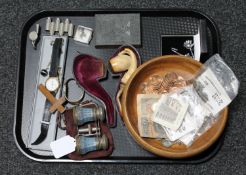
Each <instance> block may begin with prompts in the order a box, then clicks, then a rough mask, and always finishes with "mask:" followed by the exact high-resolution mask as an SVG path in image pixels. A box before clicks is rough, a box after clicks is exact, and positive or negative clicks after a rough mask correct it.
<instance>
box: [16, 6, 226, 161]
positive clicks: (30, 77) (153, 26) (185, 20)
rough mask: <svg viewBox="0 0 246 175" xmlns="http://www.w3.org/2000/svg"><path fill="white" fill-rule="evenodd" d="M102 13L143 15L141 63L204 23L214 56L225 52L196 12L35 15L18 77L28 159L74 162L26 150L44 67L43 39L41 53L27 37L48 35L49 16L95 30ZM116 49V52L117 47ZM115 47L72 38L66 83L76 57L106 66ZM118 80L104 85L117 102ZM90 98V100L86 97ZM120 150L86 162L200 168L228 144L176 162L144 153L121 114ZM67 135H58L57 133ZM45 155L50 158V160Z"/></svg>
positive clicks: (20, 128)
mask: <svg viewBox="0 0 246 175" xmlns="http://www.w3.org/2000/svg"><path fill="white" fill-rule="evenodd" d="M100 13H112V14H114V13H140V16H141V37H142V38H141V40H142V46H141V47H138V48H137V50H138V51H139V54H140V56H141V59H142V62H145V61H146V60H149V59H150V58H153V57H156V56H159V55H161V35H167V34H170V35H171V34H175V35H178V34H180V35H181V34H186V35H194V34H196V33H197V29H198V23H199V19H204V20H206V21H207V25H208V28H207V30H208V46H209V55H212V54H214V53H218V52H219V51H220V45H219V44H220V43H219V38H218V37H219V36H218V31H217V28H216V26H214V24H213V22H212V21H211V20H210V19H209V18H207V17H206V16H204V15H202V14H200V13H199V12H195V11H187V10H160V11H159V10H158V11H155V10H140V11H139V10H131V11H127V10H125V11H124V10H122V11H110V10H109V11H103V10H100V11H44V12H41V13H39V14H36V15H34V16H33V17H32V18H30V19H29V20H28V21H27V23H26V24H25V26H24V28H23V30H22V36H21V47H20V49H21V50H20V58H19V59H20V60H19V78H18V93H17V106H16V121H15V126H14V131H15V132H14V135H15V138H16V143H17V146H18V147H19V149H20V150H21V151H22V152H23V153H24V154H25V155H26V156H28V157H29V158H32V159H34V160H38V161H47V162H49V161H57V162H59V161H62V162H64V161H65V162H71V161H72V160H70V159H68V158H67V157H64V158H62V159H54V157H53V156H48V155H49V154H47V155H46V154H44V153H40V152H38V151H35V152H32V151H30V150H29V149H27V148H26V146H25V143H26V140H27V137H28V127H29V122H30V113H31V108H30V106H31V104H32V102H33V98H34V90H35V87H36V84H35V82H36V81H35V80H36V77H37V76H36V74H37V69H38V63H39V54H40V46H41V40H40V41H39V43H38V47H37V50H34V49H33V48H32V45H31V42H30V41H29V39H28V38H27V36H28V33H29V32H30V31H32V30H34V29H35V24H36V23H39V24H40V26H41V36H40V38H42V36H43V35H48V33H47V32H45V31H44V28H45V20H46V17H48V16H50V17H51V18H53V19H55V18H56V17H59V18H60V19H62V20H64V19H65V18H69V19H70V20H71V22H72V23H73V24H74V25H75V27H76V26H77V25H83V26H86V27H90V28H92V29H95V18H94V15H95V14H100ZM116 48H117V47H116ZM116 48H107V49H106V48H95V37H93V39H92V41H91V43H90V45H88V46H87V45H84V44H80V43H76V42H75V41H74V40H73V39H72V38H69V42H68V50H67V61H66V70H65V76H64V79H65V80H66V79H68V78H71V77H73V75H72V65H73V60H74V58H75V57H76V56H77V55H78V52H80V53H85V54H89V55H93V56H95V57H97V58H102V59H103V60H104V62H105V64H107V62H108V59H109V58H110V57H111V56H112V55H113V53H114V52H115V51H116ZM118 80H119V79H118V78H117V77H113V76H112V75H111V74H110V73H109V72H108V75H107V78H106V79H104V80H102V81H100V83H101V84H102V86H103V87H104V88H105V90H106V91H107V92H108V93H109V95H110V96H111V98H112V99H114V96H115V93H116V90H117V84H118ZM86 99H91V97H90V96H88V95H86ZM111 131H112V134H113V138H114V143H115V149H114V151H113V154H112V155H111V156H110V157H107V158H103V159H97V160H92V161H84V162H139V163H143V162H148V163H158V162H159V163H199V162H202V161H205V160H208V159H209V158H211V157H212V156H213V155H215V153H216V152H217V151H218V150H219V149H220V146H221V144H222V141H223V137H221V138H220V139H219V140H218V141H217V142H216V143H215V144H214V145H213V146H212V147H211V148H210V149H208V150H207V151H205V152H204V153H202V154H200V155H199V156H196V157H193V158H190V159H180V160H172V159H165V158H161V157H157V156H155V155H153V154H151V153H149V152H147V151H145V150H144V149H142V148H141V147H140V146H139V145H138V144H137V143H136V142H135V141H134V140H133V138H132V137H131V135H130V134H129V133H128V131H127V129H126V127H125V126H124V124H123V122H122V121H121V119H120V117H119V116H118V114H117V127H116V128H112V129H111ZM59 133H60V134H62V132H59V131H58V134H59ZM45 155H46V156H45Z"/></svg>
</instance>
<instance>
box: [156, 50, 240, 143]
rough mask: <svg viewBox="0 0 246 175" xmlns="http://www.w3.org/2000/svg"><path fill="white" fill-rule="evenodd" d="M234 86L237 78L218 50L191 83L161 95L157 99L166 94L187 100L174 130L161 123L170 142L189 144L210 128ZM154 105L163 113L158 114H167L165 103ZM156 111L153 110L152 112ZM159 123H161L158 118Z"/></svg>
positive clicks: (227, 102)
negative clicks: (182, 114) (184, 110)
mask: <svg viewBox="0 0 246 175" xmlns="http://www.w3.org/2000/svg"><path fill="white" fill-rule="evenodd" d="M238 88H239V81H238V79H237V77H236V76H235V74H234V73H233V71H232V70H231V69H230V67H229V66H228V65H227V64H226V63H225V62H224V61H223V59H222V58H221V57H220V56H219V55H218V54H216V55H214V56H212V57H211V58H210V59H209V60H208V61H207V62H206V63H205V64H204V66H203V68H202V69H201V71H200V72H199V73H198V75H197V76H196V77H195V78H194V81H193V84H192V85H190V86H187V87H184V88H181V89H180V90H178V91H176V92H173V93H169V94H166V95H163V96H165V98H164V97H161V99H160V100H159V101H158V102H157V103H161V102H162V103H164V101H165V100H166V101H167V99H168V98H172V99H174V100H173V101H175V100H176V101H177V102H180V101H181V102H183V103H187V104H188V109H187V112H186V114H185V115H184V118H183V121H182V123H181V124H180V126H179V128H178V129H177V130H174V129H173V128H170V127H168V126H167V125H162V127H163V129H164V130H165V132H166V136H167V139H169V140H170V141H171V142H175V141H176V142H177V141H178V142H180V141H181V142H182V143H184V144H185V145H186V146H191V145H192V143H193V142H194V141H195V140H196V139H197V138H198V137H199V136H201V135H202V134H203V133H205V132H206V131H207V130H208V129H210V128H211V127H212V126H213V124H214V123H215V122H216V121H217V120H218V119H219V116H220V115H219V112H220V111H221V110H223V109H224V108H225V107H226V106H227V105H229V104H230V103H231V101H232V100H233V99H234V98H235V97H236V95H237V94H238ZM175 105H176V104H175ZM155 106H157V107H156V109H155V110H157V111H158V112H162V113H163V116H161V115H160V114H159V115H160V116H161V117H162V118H168V117H169V118H170V116H167V114H166V113H168V112H169V111H167V108H166V107H165V104H164V106H163V105H162V106H161V105H159V108H158V105H155ZM160 106H161V107H160ZM164 107H165V109H164ZM168 110H169V109H168ZM158 112H155V114H156V113H158ZM171 112H172V111H171ZM169 113H170V112H169ZM170 114H172V115H171V117H172V116H175V115H174V114H175V113H174V112H172V113H170ZM154 120H155V116H154ZM157 121H158V120H157ZM164 123H165V121H164ZM159 124H161V123H160V122H159Z"/></svg>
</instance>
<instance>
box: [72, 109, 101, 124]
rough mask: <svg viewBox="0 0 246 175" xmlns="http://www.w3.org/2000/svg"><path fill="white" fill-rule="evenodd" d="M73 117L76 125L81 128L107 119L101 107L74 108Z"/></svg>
mask: <svg viewBox="0 0 246 175" xmlns="http://www.w3.org/2000/svg"><path fill="white" fill-rule="evenodd" d="M73 117H74V122H75V124H76V125H78V126H80V125H83V124H85V123H87V122H93V121H103V120H104V119H105V111H104V108H103V107H101V106H94V105H93V106H90V107H81V106H76V107H74V108H73Z"/></svg>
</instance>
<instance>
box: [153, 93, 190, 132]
mask: <svg viewBox="0 0 246 175" xmlns="http://www.w3.org/2000/svg"><path fill="white" fill-rule="evenodd" d="M154 106H155V111H154V115H153V121H154V122H156V123H158V124H160V125H162V126H165V127H167V128H170V129H172V130H174V131H176V130H177V129H178V128H179V127H180V125H181V124H182V121H183V119H184V116H185V114H186V112H187V109H188V106H189V104H188V103H186V102H185V101H182V100H181V99H180V98H179V97H178V94H177V93H173V94H171V95H170V94H167V95H162V96H161V98H160V100H159V101H158V102H157V105H154Z"/></svg>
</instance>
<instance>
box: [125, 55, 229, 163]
mask: <svg viewBox="0 0 246 175" xmlns="http://www.w3.org/2000/svg"><path fill="white" fill-rule="evenodd" d="M173 58H175V59H180V61H182V62H189V63H191V64H193V65H196V66H202V63H200V62H198V61H195V60H193V59H191V58H187V57H185V56H178V55H165V56H159V57H155V58H153V59H151V60H149V61H147V62H145V63H144V64H142V65H141V66H139V67H138V68H137V70H136V71H135V72H134V73H133V75H132V76H131V77H130V79H129V80H128V82H127V84H126V85H125V88H124V91H123V95H122V114H123V116H122V117H123V120H124V123H125V125H126V127H127V128H128V131H129V133H130V134H131V135H132V137H133V138H134V140H135V141H136V142H137V143H138V144H139V145H140V146H142V147H143V148H144V149H146V150H148V151H150V152H152V153H154V154H156V155H158V156H162V157H167V158H175V159H177V158H188V157H192V156H195V155H197V154H199V153H201V152H203V151H205V150H206V149H208V148H209V147H210V146H211V145H213V144H214V143H215V141H216V140H217V139H218V138H219V137H220V136H221V134H222V133H223V131H224V128H225V126H226V122H227V120H228V107H226V108H225V109H224V110H223V111H222V112H221V114H220V115H221V116H220V117H223V118H224V119H223V120H222V122H221V124H220V125H219V126H220V127H219V128H218V130H217V132H216V133H215V134H214V135H213V136H212V137H211V139H210V141H209V142H206V143H205V144H203V145H202V146H200V147H199V148H197V149H192V150H190V151H187V152H169V151H166V150H161V149H159V148H156V147H154V146H152V145H151V144H149V143H147V142H146V141H144V139H143V138H142V137H141V136H140V135H139V134H138V133H137V132H136V131H135V130H134V128H133V126H132V124H131V122H130V120H129V118H128V117H127V109H126V97H127V92H128V89H129V87H130V84H131V83H132V80H133V78H134V77H135V76H136V75H137V74H138V73H139V72H140V71H141V70H142V69H143V68H144V67H146V66H147V65H149V64H151V63H153V62H155V61H159V60H164V59H165V60H168V59H170V60H171V59H173ZM210 129H211V128H210Z"/></svg>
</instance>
